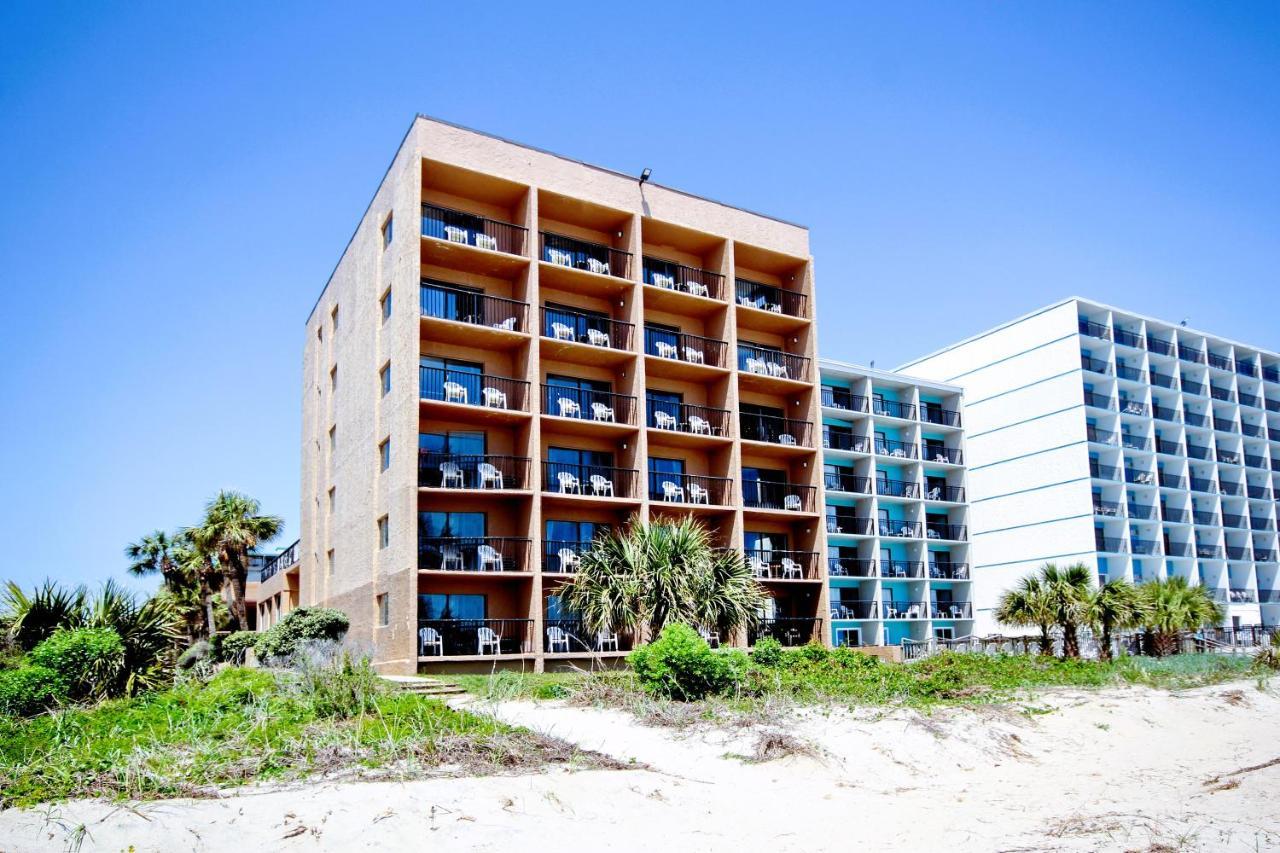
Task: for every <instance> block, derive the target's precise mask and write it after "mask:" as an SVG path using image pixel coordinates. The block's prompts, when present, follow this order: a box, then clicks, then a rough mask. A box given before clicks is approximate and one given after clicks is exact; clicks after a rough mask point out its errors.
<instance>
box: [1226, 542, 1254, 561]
mask: <svg viewBox="0 0 1280 853" xmlns="http://www.w3.org/2000/svg"><path fill="white" fill-rule="evenodd" d="M1227 559H1228V560H1247V559H1249V549H1248V548H1244V547H1241V546H1239V545H1228V546H1227Z"/></svg>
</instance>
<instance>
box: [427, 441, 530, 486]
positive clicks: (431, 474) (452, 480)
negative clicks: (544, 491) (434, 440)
mask: <svg viewBox="0 0 1280 853" xmlns="http://www.w3.org/2000/svg"><path fill="white" fill-rule="evenodd" d="M418 485H419V486H422V487H424V488H428V489H478V490H481V491H484V490H489V489H497V490H504V489H510V490H524V489H528V488H529V459H528V458H526V457H523V456H492V455H482V456H472V455H463V454H457V453H440V452H437V451H428V450H423V451H419V453H418Z"/></svg>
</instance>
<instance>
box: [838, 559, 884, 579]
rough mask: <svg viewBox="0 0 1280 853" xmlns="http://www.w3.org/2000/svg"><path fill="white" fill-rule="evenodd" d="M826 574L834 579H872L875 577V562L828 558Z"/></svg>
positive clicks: (876, 573)
mask: <svg viewBox="0 0 1280 853" xmlns="http://www.w3.org/2000/svg"><path fill="white" fill-rule="evenodd" d="M827 574H829V575H831V576H832V577H834V578H874V577H877V576H878V574H879V572H878V571H877V566H876V561H875V560H863V559H859V558H857V557H828V558H827Z"/></svg>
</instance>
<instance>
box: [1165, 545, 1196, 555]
mask: <svg viewBox="0 0 1280 853" xmlns="http://www.w3.org/2000/svg"><path fill="white" fill-rule="evenodd" d="M1164 553H1165V556H1168V557H1190V556H1191V555H1192V550H1191V543H1190V542H1166V543H1165V546H1164Z"/></svg>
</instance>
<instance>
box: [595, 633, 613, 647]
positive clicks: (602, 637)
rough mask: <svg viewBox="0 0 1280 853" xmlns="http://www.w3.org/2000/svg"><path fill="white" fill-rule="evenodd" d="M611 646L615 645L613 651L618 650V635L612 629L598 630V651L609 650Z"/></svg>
mask: <svg viewBox="0 0 1280 853" xmlns="http://www.w3.org/2000/svg"><path fill="white" fill-rule="evenodd" d="M609 646H613V651H615V652H616V651H618V635H617V634H615V633H614V632H612V631H597V632H596V651H601V652H604V651H608V650H609V648H608V647H609Z"/></svg>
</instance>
